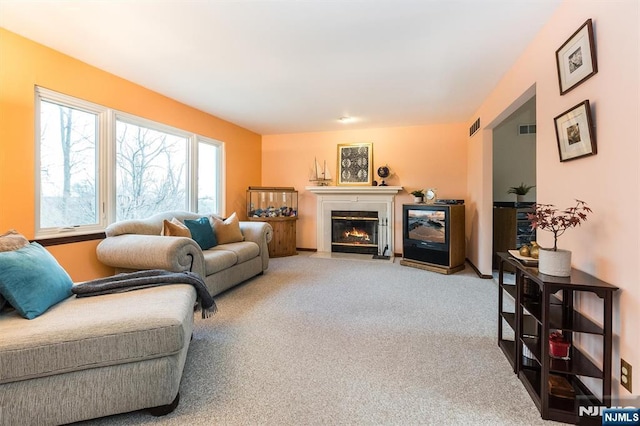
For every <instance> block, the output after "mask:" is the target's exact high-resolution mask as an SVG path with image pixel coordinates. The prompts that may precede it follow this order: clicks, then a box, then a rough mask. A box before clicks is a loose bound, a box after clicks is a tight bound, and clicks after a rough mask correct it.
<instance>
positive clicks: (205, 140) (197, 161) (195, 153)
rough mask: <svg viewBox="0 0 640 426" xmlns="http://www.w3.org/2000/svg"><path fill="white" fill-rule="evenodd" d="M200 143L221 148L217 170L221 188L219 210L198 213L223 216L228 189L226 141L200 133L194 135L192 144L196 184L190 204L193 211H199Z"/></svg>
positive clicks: (193, 173) (217, 197) (193, 171)
mask: <svg viewBox="0 0 640 426" xmlns="http://www.w3.org/2000/svg"><path fill="white" fill-rule="evenodd" d="M200 143H205V144H208V145H213V146H215V147H216V148H218V149H219V153H220V155H218V164H216V166H217V167H216V170H217V171H218V173H217V174H216V179H217V181H218V182H220V188H218V191H217V192H216V205H217V206H218V207H219V209H218V211H217V212H198V213H215V214H217V215H220V216H222V215H223V213H224V212H225V211H226V210H225V204H224V201H225V200H226V198H227V197H226V196H225V194H226V191H225V188H226V186H227V185H225V184H224V183H225V180H224V179H225V176H226V170H225V164H226V163H227V162H226V161H225V152H226V151H225V144H224V142H220V141H218V140H215V139H211V138H207V137H204V136H198V135H194V142H193V144H192V150H193V152H192V154H193V159H194V162H193V164H194V167H193V168H192V169H191V172H192V175H191V182H192V183H193V184H194V185H193V186H194V187H195V188H194V192H193V194H194V196H193V197H192V200H191V201H192V203H191V206H190V210H191V211H192V212H195V211H198V196H197V192H198V184H197V182H198V169H199V167H198V166H199V165H200V158H199V157H198V146H199V144H200Z"/></svg>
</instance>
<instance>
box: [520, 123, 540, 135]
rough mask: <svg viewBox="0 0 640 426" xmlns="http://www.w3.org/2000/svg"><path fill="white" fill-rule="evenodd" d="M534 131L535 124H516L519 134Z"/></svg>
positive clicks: (527, 133) (529, 133) (533, 132)
mask: <svg viewBox="0 0 640 426" xmlns="http://www.w3.org/2000/svg"><path fill="white" fill-rule="evenodd" d="M535 133H536V125H535V124H521V125H519V126H518V134H519V135H534V134H535Z"/></svg>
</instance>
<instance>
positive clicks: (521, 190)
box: [507, 182, 535, 195]
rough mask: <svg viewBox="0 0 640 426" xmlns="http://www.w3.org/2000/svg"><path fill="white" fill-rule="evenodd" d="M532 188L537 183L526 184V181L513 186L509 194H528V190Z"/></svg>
mask: <svg viewBox="0 0 640 426" xmlns="http://www.w3.org/2000/svg"><path fill="white" fill-rule="evenodd" d="M531 188H535V185H531V186H529V185H525V184H524V182H522V183H521V184H520V186H512V187H511V188H509V190H508V191H507V194H516V195H527V192H529V191H530V190H531Z"/></svg>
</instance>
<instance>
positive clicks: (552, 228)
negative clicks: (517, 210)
mask: <svg viewBox="0 0 640 426" xmlns="http://www.w3.org/2000/svg"><path fill="white" fill-rule="evenodd" d="M589 213H592V210H591V208H589V206H587V203H586V202H584V201H581V200H576V204H575V205H574V206H572V207H568V208H566V209H565V210H558V209H557V208H556V207H555V206H554V205H553V204H536V205H535V211H534V213H529V214H528V218H529V220H530V221H531V228H532V229H542V230H544V231H549V232H551V233H553V248H552V249H545V248H542V247H541V248H540V252H539V258H538V270H539V271H540V272H541V273H543V274H547V275H554V276H558V277H568V276H569V275H571V252H570V251H569V250H560V249H558V238H559V237H560V236H561V235H562V234H564V233H565V232H566V231H567V229H569V228H575V227H577V226H580V225H581V224H582V222H585V221H586V220H587V214H589Z"/></svg>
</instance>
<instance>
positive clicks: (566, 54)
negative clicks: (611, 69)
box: [556, 19, 598, 95]
mask: <svg viewBox="0 0 640 426" xmlns="http://www.w3.org/2000/svg"><path fill="white" fill-rule="evenodd" d="M556 64H557V66H558V82H559V84H560V95H564V94H565V93H567V92H568V91H569V90H572V89H573V88H575V87H576V86H578V85H579V84H580V83H583V82H584V81H585V80H587V79H588V78H590V77H592V76H593V75H594V74H595V73H597V72H598V63H597V61H596V50H595V43H594V38H593V24H592V22H591V19H588V20H587V22H585V23H584V24H583V25H582V26H581V27H580V28H578V31H576V32H575V33H573V35H572V36H571V37H569V40H567V41H565V43H564V44H563V45H562V46H560V49H558V50H556Z"/></svg>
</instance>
